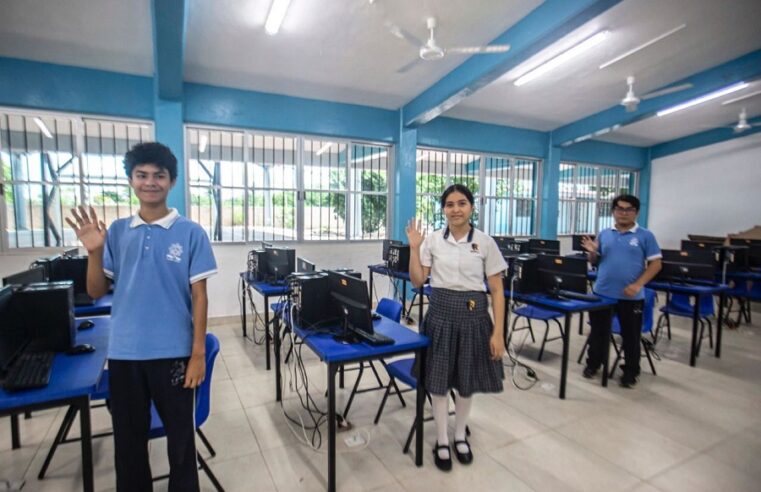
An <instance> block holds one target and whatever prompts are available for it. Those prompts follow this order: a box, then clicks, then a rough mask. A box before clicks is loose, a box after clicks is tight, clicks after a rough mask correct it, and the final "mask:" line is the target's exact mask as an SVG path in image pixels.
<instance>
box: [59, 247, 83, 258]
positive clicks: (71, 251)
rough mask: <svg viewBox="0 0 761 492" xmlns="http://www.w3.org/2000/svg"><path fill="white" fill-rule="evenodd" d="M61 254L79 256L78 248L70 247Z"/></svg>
mask: <svg viewBox="0 0 761 492" xmlns="http://www.w3.org/2000/svg"><path fill="white" fill-rule="evenodd" d="M63 256H66V257H72V256H79V248H71V249H67V250H64V252H63Z"/></svg>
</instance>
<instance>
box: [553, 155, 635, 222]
mask: <svg viewBox="0 0 761 492" xmlns="http://www.w3.org/2000/svg"><path fill="white" fill-rule="evenodd" d="M637 175H638V174H637V172H636V171H630V170H627V169H618V168H611V167H603V166H594V165H590V164H579V163H568V162H562V163H560V181H559V184H558V187H559V189H558V194H559V206H558V235H568V234H596V233H597V232H598V231H599V230H600V229H604V228H606V227H612V225H613V218H612V216H611V214H610V202H611V200H612V199H613V198H614V197H615V196H616V195H619V194H622V193H635V190H636V183H637Z"/></svg>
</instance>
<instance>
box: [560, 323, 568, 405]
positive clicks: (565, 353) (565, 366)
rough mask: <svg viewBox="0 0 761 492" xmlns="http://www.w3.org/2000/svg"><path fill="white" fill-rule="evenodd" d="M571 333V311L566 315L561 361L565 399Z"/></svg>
mask: <svg viewBox="0 0 761 492" xmlns="http://www.w3.org/2000/svg"><path fill="white" fill-rule="evenodd" d="M570 335H571V313H566V315H565V327H564V328H563V360H562V361H561V363H560V398H561V399H563V400H565V381H566V378H567V377H568V345H569V343H570Z"/></svg>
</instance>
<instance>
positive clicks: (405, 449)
mask: <svg viewBox="0 0 761 492" xmlns="http://www.w3.org/2000/svg"><path fill="white" fill-rule="evenodd" d="M415 424H417V417H415V419H414V420H413V421H412V427H410V432H409V434H407V440H406V441H405V443H404V447H403V448H402V452H403V453H404V454H407V453H408V452H409V450H410V444H411V443H412V438H413V437H414V436H415Z"/></svg>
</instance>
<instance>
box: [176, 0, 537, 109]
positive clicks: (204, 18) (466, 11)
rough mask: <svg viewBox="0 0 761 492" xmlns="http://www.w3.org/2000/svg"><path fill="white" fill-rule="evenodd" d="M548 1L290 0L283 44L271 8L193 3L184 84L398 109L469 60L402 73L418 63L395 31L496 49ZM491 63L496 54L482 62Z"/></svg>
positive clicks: (227, 0) (226, 0) (232, 0)
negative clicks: (271, 28)
mask: <svg viewBox="0 0 761 492" xmlns="http://www.w3.org/2000/svg"><path fill="white" fill-rule="evenodd" d="M541 3H542V2H541V1H540V0H435V1H434V0H427V1H425V0H423V1H421V0H414V1H413V0H376V1H375V2H374V3H373V4H370V3H369V2H368V0H292V2H291V5H290V7H289V9H288V14H287V15H286V18H285V21H284V22H283V25H282V27H281V29H280V32H279V33H278V34H277V35H276V36H269V35H267V34H266V33H265V32H264V28H263V26H264V21H265V18H266V16H267V12H268V10H269V5H270V1H269V0H261V1H245V0H218V1H214V2H211V1H208V0H206V1H202V0H194V1H191V3H190V11H189V18H188V36H187V51H186V57H185V59H186V63H185V79H186V80H189V81H192V82H202V83H207V84H213V85H223V86H231V87H238V88H243V89H251V90H257V91H263V92H274V93H279V94H288V95H292V96H300V97H309V98H315V99H325V100H331V101H339V102H346V103H354V104H364V105H369V106H376V107H382V108H389V109H397V108H399V107H401V106H402V105H403V104H404V103H406V102H407V101H409V100H411V99H412V98H414V97H415V96H417V95H418V94H420V93H421V92H422V91H423V90H425V89H426V88H428V87H430V86H431V85H432V84H433V83H434V82H436V81H437V80H438V79H440V78H441V77H443V76H444V75H445V74H447V73H448V72H450V71H451V70H452V69H454V68H455V67H456V66H457V65H459V64H460V63H462V62H463V61H465V59H466V57H465V56H464V55H452V56H447V57H446V58H445V59H443V60H440V61H437V62H430V63H419V64H417V66H416V67H415V68H413V69H412V70H410V71H409V72H407V73H404V74H400V73H397V72H396V70H397V69H398V68H400V67H401V66H403V65H405V64H407V63H408V62H410V61H412V60H414V59H415V58H416V57H417V50H416V49H415V47H414V46H412V45H411V44H409V43H407V42H405V41H403V40H400V39H398V38H396V37H394V36H393V35H391V33H390V32H389V29H388V28H387V27H385V23H386V22H391V23H394V24H396V25H398V26H399V27H401V28H402V29H405V30H407V31H408V32H410V33H412V34H414V35H415V36H417V37H418V38H420V39H423V40H424V39H426V37H427V30H426V27H425V19H426V17H430V16H435V17H436V18H437V20H438V23H439V28H438V29H437V32H436V38H437V41H438V42H439V44H440V45H442V46H445V47H446V46H462V45H466V46H469V45H479V44H482V43H488V42H489V41H491V40H492V39H494V38H495V37H496V36H498V35H499V34H501V33H502V32H503V31H505V30H506V29H507V28H508V27H510V26H511V25H513V24H514V23H516V22H517V21H519V20H520V19H521V18H522V17H524V16H525V15H526V14H528V13H529V12H530V11H531V10H533V9H534V8H535V7H536V6H538V5H540V4H541ZM481 56H488V55H481Z"/></svg>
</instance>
